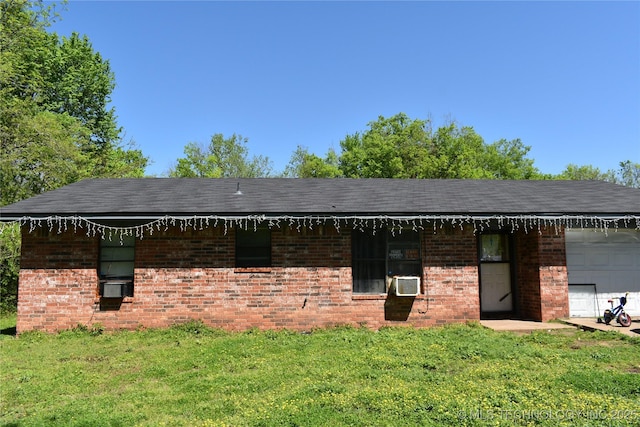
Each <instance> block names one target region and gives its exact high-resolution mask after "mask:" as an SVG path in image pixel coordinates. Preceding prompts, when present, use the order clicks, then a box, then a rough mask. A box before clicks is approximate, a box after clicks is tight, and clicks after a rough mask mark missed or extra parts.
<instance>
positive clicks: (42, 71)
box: [0, 0, 148, 310]
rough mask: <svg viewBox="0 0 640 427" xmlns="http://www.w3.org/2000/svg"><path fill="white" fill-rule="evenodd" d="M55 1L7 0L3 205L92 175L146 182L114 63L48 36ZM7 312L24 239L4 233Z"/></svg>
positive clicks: (3, 20)
mask: <svg viewBox="0 0 640 427" xmlns="http://www.w3.org/2000/svg"><path fill="white" fill-rule="evenodd" d="M54 12H55V4H45V3H44V2H31V1H26V0H5V1H3V2H0V109H1V110H0V153H2V155H1V156H0V188H2V192H0V206H4V205H7V204H11V203H14V202H17V201H19V200H22V199H26V198H28V197H31V196H35V195H37V194H40V193H42V192H44V191H48V190H53V189H56V188H58V187H62V186H64V185H67V184H70V183H73V182H76V181H78V180H81V179H83V178H88V177H109V178H116V177H141V176H142V175H143V174H144V169H145V167H146V165H147V162H148V159H147V158H146V157H145V156H144V155H143V154H142V152H141V151H140V150H137V149H135V147H134V146H133V144H132V143H129V144H125V143H123V141H122V140H121V132H122V130H121V128H120V127H119V126H118V125H117V123H116V116H115V110H114V109H113V108H112V107H111V108H110V107H108V105H109V103H110V101H111V98H110V97H111V92H112V91H113V88H114V87H115V79H114V75H113V72H112V71H111V69H110V66H109V62H108V61H105V60H103V59H102V57H101V56H100V54H99V53H97V52H95V51H94V50H93V47H92V46H91V43H90V41H89V39H88V38H87V37H86V36H80V35H78V34H76V33H74V34H72V35H71V36H70V37H63V38H59V37H58V35H57V34H55V33H48V32H47V31H46V29H47V27H48V25H49V23H50V19H51V17H52V16H53V14H54ZM0 247H1V248H3V249H2V252H0V274H1V275H2V277H1V278H2V282H0V296H2V300H1V302H0V309H2V310H6V309H8V307H9V306H10V305H11V304H14V303H15V300H16V292H17V286H18V285H17V273H16V272H17V269H18V261H19V259H18V257H15V256H14V255H13V254H14V252H15V251H16V250H19V249H18V248H19V247H20V239H19V237H15V236H14V235H13V234H12V235H11V237H7V234H6V233H5V232H4V231H3V232H2V234H1V235H0Z"/></svg>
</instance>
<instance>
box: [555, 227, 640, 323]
mask: <svg viewBox="0 0 640 427" xmlns="http://www.w3.org/2000/svg"><path fill="white" fill-rule="evenodd" d="M566 250H567V271H568V274H569V314H570V315H571V316H573V317H597V316H601V315H602V312H603V311H604V310H605V309H606V308H608V307H609V306H610V304H609V303H608V302H607V300H608V299H610V298H613V297H620V296H622V295H624V293H625V292H627V291H629V298H628V302H627V305H626V306H625V311H627V312H628V313H629V314H630V315H631V316H632V317H633V316H640V231H637V230H629V229H620V230H618V231H615V230H614V229H610V230H609V231H608V233H606V234H605V233H604V232H602V231H599V230H568V231H567V232H566ZM593 284H595V286H593Z"/></svg>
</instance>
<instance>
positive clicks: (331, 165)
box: [284, 146, 342, 178]
mask: <svg viewBox="0 0 640 427" xmlns="http://www.w3.org/2000/svg"><path fill="white" fill-rule="evenodd" d="M284 176H287V177H297V178H338V177H341V176H342V172H341V171H340V167H339V159H338V154H337V153H336V152H335V150H333V149H330V150H329V151H328V152H327V156H326V157H325V158H324V159H322V158H320V157H318V156H316V155H315V154H310V153H309V150H308V149H307V148H304V147H302V146H298V148H297V149H296V151H295V152H294V153H293V155H292V156H291V160H290V161H289V164H288V165H287V167H286V168H285V170H284Z"/></svg>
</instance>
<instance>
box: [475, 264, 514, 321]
mask: <svg viewBox="0 0 640 427" xmlns="http://www.w3.org/2000/svg"><path fill="white" fill-rule="evenodd" d="M480 280H481V282H480V283H481V290H480V304H481V305H482V307H481V310H482V311H484V312H492V311H494V312H495V311H511V310H512V309H513V299H512V295H511V265H510V264H509V263H503V262H500V263H482V265H480Z"/></svg>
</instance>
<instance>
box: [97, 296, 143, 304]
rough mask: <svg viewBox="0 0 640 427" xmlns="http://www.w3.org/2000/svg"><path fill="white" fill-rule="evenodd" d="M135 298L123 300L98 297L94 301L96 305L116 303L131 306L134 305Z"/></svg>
mask: <svg viewBox="0 0 640 427" xmlns="http://www.w3.org/2000/svg"><path fill="white" fill-rule="evenodd" d="M133 298H134V297H122V298H103V297H97V298H95V299H94V300H93V303H94V304H100V303H105V302H109V301H114V302H117V303H118V304H131V303H133Z"/></svg>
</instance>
